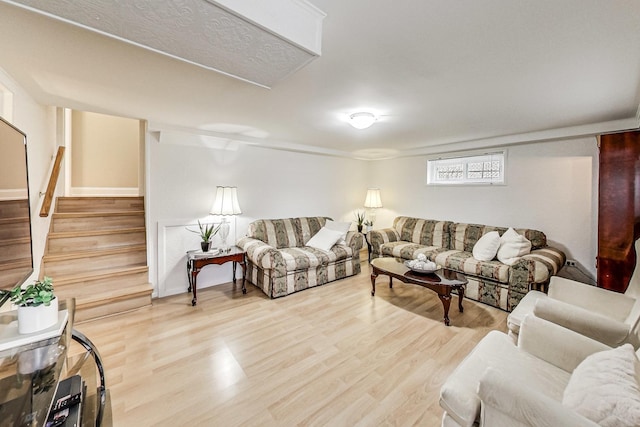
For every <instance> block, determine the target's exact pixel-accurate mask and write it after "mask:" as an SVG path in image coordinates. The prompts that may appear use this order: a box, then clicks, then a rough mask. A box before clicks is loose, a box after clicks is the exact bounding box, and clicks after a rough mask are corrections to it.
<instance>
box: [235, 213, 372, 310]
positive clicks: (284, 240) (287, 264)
mask: <svg viewBox="0 0 640 427" xmlns="http://www.w3.org/2000/svg"><path fill="white" fill-rule="evenodd" d="M330 219H331V218H327V217H304V218H286V219H259V220H256V221H253V222H252V223H251V224H249V228H248V230H247V235H246V236H245V237H243V238H241V239H240V240H238V243H236V244H237V246H239V247H241V248H242V249H244V250H245V251H246V253H247V255H246V256H247V266H246V269H247V271H246V276H247V279H248V280H249V281H250V282H251V283H253V284H254V285H256V286H257V287H259V288H260V289H262V291H263V292H264V293H265V294H267V295H268V296H269V297H270V298H277V297H282V296H285V295H289V294H291V293H293V292H297V291H301V290H303V289H307V288H311V287H313V286H319V285H324V284H325V283H328V282H332V281H334V280H338V279H342V278H344V277H348V276H352V275H355V274H358V273H360V249H361V248H362V245H363V242H364V239H363V237H362V234H360V233H357V232H354V231H349V232H348V233H347V235H346V237H345V239H344V243H343V244H341V243H342V242H338V243H336V244H335V245H334V246H333V247H332V248H331V249H330V250H328V251H324V250H320V249H316V248H312V247H309V246H305V245H306V243H307V242H308V241H309V240H310V239H311V237H313V236H314V235H315V234H316V233H318V231H320V229H321V228H322V227H323V226H324V225H325V223H326V221H327V220H330Z"/></svg>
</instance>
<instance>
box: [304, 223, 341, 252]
mask: <svg viewBox="0 0 640 427" xmlns="http://www.w3.org/2000/svg"><path fill="white" fill-rule="evenodd" d="M340 237H342V231H336V230H330V229H328V228H327V227H322V228H321V229H320V231H318V232H317V233H316V234H314V235H313V237H312V238H311V239H310V240H309V241H308V242H307V246H311V247H312V248H316V249H321V250H323V251H328V250H330V249H331V248H332V247H333V245H335V244H336V242H337V241H338V240H339V239H340Z"/></svg>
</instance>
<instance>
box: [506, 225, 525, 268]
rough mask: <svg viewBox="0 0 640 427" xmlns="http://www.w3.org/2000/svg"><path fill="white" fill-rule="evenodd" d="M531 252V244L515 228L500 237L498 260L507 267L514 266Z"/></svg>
mask: <svg viewBox="0 0 640 427" xmlns="http://www.w3.org/2000/svg"><path fill="white" fill-rule="evenodd" d="M529 252H531V242H530V241H529V240H527V238H526V237H524V236H523V235H521V234H518V233H517V232H516V230H514V229H513V228H509V229H508V230H507V231H505V232H504V234H503V235H502V237H500V248H499V249H498V260H499V261H500V262H501V263H503V264H507V265H513V264H514V263H515V262H516V261H517V260H518V259H520V257H521V256H523V255H526V254H528V253H529Z"/></svg>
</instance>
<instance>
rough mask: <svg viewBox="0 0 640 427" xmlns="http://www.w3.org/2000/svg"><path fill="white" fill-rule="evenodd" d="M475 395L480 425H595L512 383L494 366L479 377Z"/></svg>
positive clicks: (523, 386)
mask: <svg viewBox="0 0 640 427" xmlns="http://www.w3.org/2000/svg"><path fill="white" fill-rule="evenodd" d="M478 396H479V397H480V401H481V408H482V409H481V411H482V415H481V417H482V424H483V425H488V426H493V427H500V426H504V427H510V426H513V425H536V426H576V427H578V426H585V427H597V426H598V424H596V423H594V422H593V421H591V420H589V419H587V418H585V417H583V416H581V415H579V414H578V413H576V412H575V411H573V410H572V409H570V408H567V407H565V406H563V405H562V403H561V402H559V401H557V400H554V399H553V398H551V397H549V396H547V395H545V394H543V393H542V392H540V391H538V390H534V389H531V388H529V387H527V384H519V383H517V382H514V381H513V380H512V379H511V378H508V377H507V376H506V375H504V374H502V373H501V372H500V371H498V370H496V369H494V368H487V369H486V370H485V371H484V373H483V374H482V376H481V377H480V383H479V385H478Z"/></svg>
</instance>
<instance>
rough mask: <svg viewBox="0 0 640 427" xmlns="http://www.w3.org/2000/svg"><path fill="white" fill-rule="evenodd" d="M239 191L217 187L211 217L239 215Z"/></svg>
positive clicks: (233, 188) (232, 188) (234, 188)
mask: <svg viewBox="0 0 640 427" xmlns="http://www.w3.org/2000/svg"><path fill="white" fill-rule="evenodd" d="M241 213H242V211H241V210H240V204H239V203H238V189H237V188H236V187H216V199H215V200H214V202H213V207H212V208H211V212H210V214H211V215H239V214H241Z"/></svg>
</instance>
